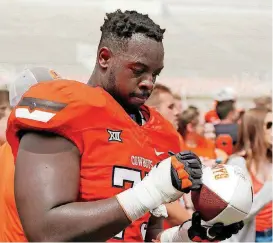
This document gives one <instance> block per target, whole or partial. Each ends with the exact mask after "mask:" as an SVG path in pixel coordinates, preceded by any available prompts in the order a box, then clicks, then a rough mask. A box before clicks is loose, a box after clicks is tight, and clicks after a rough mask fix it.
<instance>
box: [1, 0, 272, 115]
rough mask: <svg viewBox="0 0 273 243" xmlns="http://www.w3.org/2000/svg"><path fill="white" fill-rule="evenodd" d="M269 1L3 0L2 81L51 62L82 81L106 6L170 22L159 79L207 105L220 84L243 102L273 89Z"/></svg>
mask: <svg viewBox="0 0 273 243" xmlns="http://www.w3.org/2000/svg"><path fill="white" fill-rule="evenodd" d="M271 4H272V3H271V1H270V0H263V1H261V0H240V1H238V0H0V16H1V21H0V82H1V83H6V82H9V81H10V80H12V77H14V75H15V74H16V73H17V72H20V71H21V70H22V69H23V68H24V67H29V66H46V67H51V68H54V69H55V70H56V71H58V72H59V73H60V74H61V75H63V76H65V77H69V78H73V79H77V80H81V81H83V82H85V81H87V80H88V78H89V76H90V73H91V70H92V68H93V65H94V62H95V56H96V48H97V44H98V41H99V37H100V30H99V28H100V26H101V25H102V23H103V18H104V15H105V12H109V11H113V10H115V9H117V8H120V9H122V10H124V9H135V10H138V11H141V12H143V13H148V14H150V15H151V16H152V17H153V19H154V20H155V21H157V22H158V23H160V25H161V26H162V27H164V28H166V29H167V31H166V35H165V38H164V44H165V52H166V58H165V69H164V71H163V73H162V74H161V75H160V77H159V79H158V82H161V83H163V84H166V85H168V86H171V87H172V88H173V89H174V90H175V91H176V92H178V93H180V94H182V95H183V98H184V102H189V103H191V104H194V105H198V107H200V109H201V110H204V109H205V110H208V109H209V106H211V105H212V97H213V95H214V93H215V92H217V91H218V90H219V89H220V88H221V87H224V86H230V87H233V88H235V90H236V91H237V92H238V95H239V104H238V105H239V106H241V107H245V108H247V107H250V106H252V98H253V97H256V96H259V95H264V94H266V95H268V94H271V91H272V88H271V86H272V61H271V51H272V37H271V36H272V35H271V34H272V6H271Z"/></svg>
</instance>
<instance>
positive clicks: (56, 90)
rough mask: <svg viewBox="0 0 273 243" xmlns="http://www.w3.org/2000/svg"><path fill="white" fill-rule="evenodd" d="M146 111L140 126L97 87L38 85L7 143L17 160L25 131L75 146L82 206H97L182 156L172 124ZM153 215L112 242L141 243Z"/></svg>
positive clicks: (12, 121)
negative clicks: (165, 161)
mask: <svg viewBox="0 0 273 243" xmlns="http://www.w3.org/2000/svg"><path fill="white" fill-rule="evenodd" d="M143 109H145V110H146V111H148V112H149V114H150V117H149V120H148V121H147V122H146V124H144V125H143V126H139V125H138V124H137V123H136V122H135V121H133V120H132V119H131V118H130V116H129V115H128V114H127V113H126V112H125V111H124V109H123V108H122V107H121V106H120V105H119V104H118V103H117V102H116V100H115V99H114V98H113V97H112V96H111V95H110V94H109V93H107V92H106V91H104V90H103V89H101V88H99V87H96V88H94V87H90V86H88V85H86V84H83V83H80V82H77V81H71V80H58V81H52V82H45V83H39V84H37V85H35V86H33V87H31V88H30V89H29V90H28V91H27V92H26V93H25V94H24V96H23V98H22V99H21V101H20V103H19V104H18V106H17V107H16V108H15V109H14V110H13V112H12V114H11V116H10V118H9V123H8V130H7V139H8V141H9V143H10V144H11V147H12V150H13V153H14V155H15V156H16V154H17V151H18V145H19V138H18V134H20V133H18V132H19V131H21V130H37V131H39V130H40V131H48V132H52V133H56V134H59V135H60V136H63V137H65V138H67V139H69V140H71V141H73V142H74V144H75V145H76V146H77V147H78V149H79V151H80V153H81V161H80V165H81V169H80V187H79V198H78V201H97V200H101V199H106V198H110V197H113V196H115V195H117V194H118V193H120V192H122V191H124V190H126V189H128V188H130V187H132V186H133V185H134V184H136V183H138V182H140V181H141V179H142V178H143V177H144V176H145V175H146V174H147V173H148V172H149V171H150V170H151V168H152V167H153V166H154V165H155V164H157V163H158V162H159V161H161V160H162V159H165V158H167V157H168V151H170V150H171V151H173V152H175V153H176V152H179V151H180V149H181V147H180V142H181V139H180V138H179V135H178V133H177V132H176V131H175V129H174V128H173V127H172V125H171V124H170V123H169V122H168V121H166V120H165V119H164V118H163V117H162V116H161V115H160V114H159V113H157V112H156V111H155V110H153V109H150V108H148V107H146V106H143ZM149 216H150V215H149V214H146V215H145V216H144V217H142V218H140V219H139V220H137V221H135V222H133V223H132V224H131V225H130V226H129V227H127V228H126V229H125V230H124V231H122V232H120V233H119V234H118V235H116V236H115V237H113V239H111V240H110V241H125V242H137V241H138V242H140V241H143V240H144V238H145V232H146V227H147V222H148V219H149Z"/></svg>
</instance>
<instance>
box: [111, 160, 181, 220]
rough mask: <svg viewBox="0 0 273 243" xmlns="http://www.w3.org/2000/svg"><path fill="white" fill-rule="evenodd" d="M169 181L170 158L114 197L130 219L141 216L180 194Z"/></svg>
mask: <svg viewBox="0 0 273 243" xmlns="http://www.w3.org/2000/svg"><path fill="white" fill-rule="evenodd" d="M182 194H183V193H182V192H180V191H178V190H176V189H175V188H174V187H173V185H172V181H171V159H170V158H168V159H166V160H164V161H162V162H161V163H160V164H159V165H158V166H157V167H154V168H153V169H152V170H151V171H150V173H149V174H148V176H146V177H145V178H144V179H143V180H142V181H141V182H139V183H138V184H136V185H135V186H134V187H133V188H130V189H128V190H126V191H123V192H121V193H119V194H118V195H117V196H116V198H117V200H118V202H119V204H120V205H121V207H122V208H123V210H124V212H125V213H126V215H127V217H128V218H129V219H130V220H131V221H135V220H137V219H138V218H140V217H142V216H143V215H144V214H145V213H147V212H148V211H151V210H153V209H155V208H157V207H158V206H159V205H161V204H164V203H167V202H171V201H174V200H176V199H177V198H179V197H181V196H182Z"/></svg>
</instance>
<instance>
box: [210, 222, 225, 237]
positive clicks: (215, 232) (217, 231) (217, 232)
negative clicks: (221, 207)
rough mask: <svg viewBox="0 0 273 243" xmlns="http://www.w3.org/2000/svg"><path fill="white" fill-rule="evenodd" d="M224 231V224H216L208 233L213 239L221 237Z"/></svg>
mask: <svg viewBox="0 0 273 243" xmlns="http://www.w3.org/2000/svg"><path fill="white" fill-rule="evenodd" d="M223 230H224V224H222V223H216V224H214V225H213V226H212V227H211V228H210V229H209V230H208V233H209V235H210V236H211V237H216V236H218V235H220V234H221V233H222V232H223Z"/></svg>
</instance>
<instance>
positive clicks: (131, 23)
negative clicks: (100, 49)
mask: <svg viewBox="0 0 273 243" xmlns="http://www.w3.org/2000/svg"><path fill="white" fill-rule="evenodd" d="M100 30H101V32H102V35H101V40H100V46H101V45H102V44H104V43H105V41H107V40H111V41H114V40H121V39H123V40H129V39H130V38H131V37H132V35H133V34H137V33H141V34H143V35H144V36H146V37H148V38H151V39H153V40H155V41H157V42H162V40H163V34H164V32H165V29H161V28H160V26H159V25H157V24H156V23H154V21H153V20H151V19H150V18H149V16H148V14H141V13H138V12H137V11H128V10H126V11H125V12H122V11H121V10H120V9H118V10H116V11H115V12H113V13H107V14H106V18H105V19H104V24H103V25H102V26H101V28H100ZM118 44H121V43H118Z"/></svg>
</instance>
